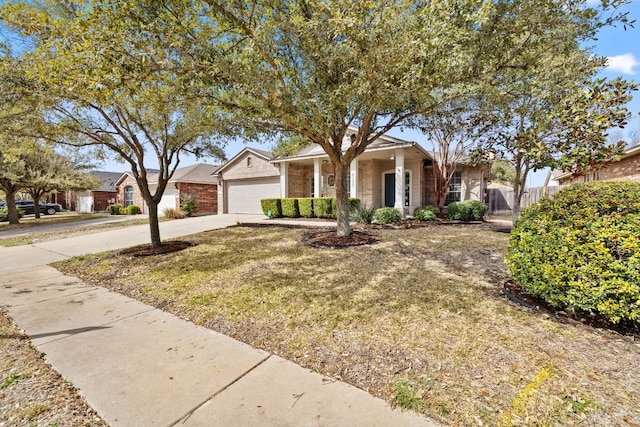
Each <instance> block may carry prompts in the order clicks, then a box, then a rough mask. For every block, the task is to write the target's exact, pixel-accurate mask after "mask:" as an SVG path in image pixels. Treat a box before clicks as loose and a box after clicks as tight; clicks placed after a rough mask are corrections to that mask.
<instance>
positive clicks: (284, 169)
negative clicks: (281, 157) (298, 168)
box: [280, 162, 289, 198]
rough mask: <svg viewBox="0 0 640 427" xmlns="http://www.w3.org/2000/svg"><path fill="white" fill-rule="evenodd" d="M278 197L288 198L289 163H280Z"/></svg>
mask: <svg viewBox="0 0 640 427" xmlns="http://www.w3.org/2000/svg"><path fill="white" fill-rule="evenodd" d="M280 197H282V198H286V197H289V163H288V162H283V163H280Z"/></svg>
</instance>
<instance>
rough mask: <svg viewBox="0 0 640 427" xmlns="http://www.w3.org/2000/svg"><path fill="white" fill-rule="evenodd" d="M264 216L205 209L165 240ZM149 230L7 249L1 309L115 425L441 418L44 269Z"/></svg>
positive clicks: (378, 422)
mask: <svg viewBox="0 0 640 427" xmlns="http://www.w3.org/2000/svg"><path fill="white" fill-rule="evenodd" d="M261 221H264V218H263V217H261V216H248V215H240V216H238V215H217V216H210V217H198V218H191V219H187V220H181V221H170V222H165V223H162V224H161V235H162V237H163V239H168V238H172V237H179V236H182V235H187V234H193V233H197V232H200V231H205V230H211V229H215V228H222V227H227V226H229V225H234V224H236V223H238V222H250V223H255V222H261ZM269 221H271V220H269ZM272 222H273V221H272ZM313 225H314V226H320V224H318V223H314V224H313ZM148 236H149V235H148V226H139V227H138V226H136V227H128V228H126V229H121V230H115V231H108V232H104V233H95V234H91V235H87V236H82V237H73V238H69V239H63V240H59V241H53V242H44V243H39V244H36V245H33V246H19V247H14V248H3V247H0V263H1V264H0V272H1V274H0V301H2V306H3V307H4V308H5V309H6V310H7V311H8V314H9V315H10V316H11V317H12V318H13V319H14V320H15V322H16V323H17V324H18V326H19V327H20V328H22V329H24V330H25V332H26V333H27V334H28V335H29V336H30V337H31V339H32V341H33V343H34V345H35V346H36V347H37V348H38V350H40V351H41V352H43V353H44V354H45V355H46V358H47V360H48V361H49V362H50V363H51V364H52V365H53V367H54V368H55V369H56V370H57V371H58V372H60V373H61V374H62V376H63V377H64V378H66V379H67V380H69V381H71V382H72V383H73V384H74V385H75V386H76V387H77V388H78V389H79V390H80V392H81V393H82V394H83V395H84V396H85V397H86V399H87V401H88V402H89V404H90V405H91V406H92V407H93V408H94V409H95V410H96V411H97V412H98V414H99V415H100V416H101V417H102V418H103V419H104V420H105V421H107V422H108V423H109V424H110V425H112V426H174V425H185V426H435V425H436V424H435V423H433V422H432V421H430V420H429V419H427V418H425V417H422V416H419V415H416V414H414V413H410V412H401V411H399V410H393V409H392V408H390V407H389V405H388V404H387V403H385V402H384V401H382V400H380V399H377V398H374V397H372V396H371V395H369V394H368V393H366V392H364V391H362V390H359V389H357V388H355V387H352V386H350V385H348V384H345V383H342V382H339V381H336V380H333V379H330V378H326V377H323V376H322V375H320V374H317V373H314V372H311V371H309V370H307V369H304V368H302V367H300V366H298V365H296V364H294V363H292V362H289V361H287V360H284V359H282V358H280V357H278V356H275V355H273V354H269V353H266V352H264V351H261V350H257V349H254V348H252V347H250V346H248V345H246V344H243V343H241V342H238V341H236V340H234V339H231V338H229V337H227V336H224V335H221V334H218V333H216V332H214V331H212V330H209V329H206V328H201V327H198V326H196V325H194V324H193V323H190V322H187V321H184V320H182V319H179V318H177V317H175V316H173V315H171V314H168V313H166V312H163V311H161V310H158V309H156V308H154V307H151V306H148V305H145V304H142V303H140V302H138V301H136V300H133V299H130V298H127V297H125V296H122V295H120V294H116V293H113V292H110V291H108V290H106V289H104V288H101V287H97V286H91V285H87V284H85V283H83V282H81V281H80V280H79V279H77V278H75V277H69V276H65V275H63V274H62V273H60V272H58V271H57V270H55V269H53V268H52V267H49V266H47V265H46V264H47V263H50V262H52V261H56V260H61V259H64V258H67V257H69V256H74V255H82V254H87V253H92V252H100V251H105V250H113V249H118V248H123V247H128V246H133V245H137V244H141V243H148V241H149V237H148Z"/></svg>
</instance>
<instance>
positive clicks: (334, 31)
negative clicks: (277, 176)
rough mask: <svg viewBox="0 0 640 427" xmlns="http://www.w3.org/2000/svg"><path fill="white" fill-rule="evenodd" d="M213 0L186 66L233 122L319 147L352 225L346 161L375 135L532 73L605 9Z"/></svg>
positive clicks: (595, 24) (520, 1)
mask: <svg viewBox="0 0 640 427" xmlns="http://www.w3.org/2000/svg"><path fill="white" fill-rule="evenodd" d="M206 3H207V4H208V5H209V6H210V8H211V9H210V15H209V16H210V19H209V20H208V21H207V22H209V23H210V25H209V26H208V27H207V26H205V28H207V29H206V30H201V31H199V32H198V36H197V37H203V36H202V35H203V34H204V38H206V36H207V35H208V36H210V40H209V41H208V42H207V43H194V44H193V48H192V49H191V50H190V51H189V52H190V54H189V55H188V57H189V58H193V61H194V62H193V63H192V65H190V66H189V68H190V69H193V70H197V75H198V77H199V78H201V79H202V81H203V82H205V85H204V86H205V87H209V88H210V92H209V93H208V95H206V96H209V98H210V99H215V102H216V103H218V104H222V105H225V106H226V107H227V108H228V109H229V111H232V112H235V115H234V121H236V122H237V123H244V124H245V126H248V127H251V128H253V129H258V130H264V131H265V132H268V131H272V132H281V133H285V134H295V135H299V136H302V137H304V138H306V139H309V140H311V141H313V143H315V144H318V145H320V146H321V147H322V148H323V150H324V151H325V153H326V154H327V155H328V157H329V159H330V162H331V165H332V166H333V169H334V174H335V177H336V196H337V206H338V209H337V217H338V224H337V232H338V235H348V234H349V233H350V231H351V230H350V227H349V211H348V201H347V191H346V187H347V186H346V183H347V177H348V173H349V167H350V163H351V162H352V161H353V160H354V159H355V158H356V157H357V156H358V155H360V154H362V153H363V152H364V150H365V149H366V147H367V146H368V145H370V144H371V143H372V142H374V141H375V140H376V139H377V138H379V137H380V136H381V135H382V134H384V133H385V132H387V131H388V130H390V129H391V128H393V127H394V126H397V125H400V124H402V123H403V122H405V121H406V120H407V119H408V118H410V117H412V116H415V115H418V114H428V113H430V112H431V111H433V110H434V108H436V107H437V106H439V105H440V104H442V103H444V102H447V101H449V100H452V99H456V98H458V97H459V96H460V94H461V93H466V92H467V91H468V89H467V88H468V87H469V86H476V87H477V88H478V90H484V89H483V87H484V86H487V87H494V86H501V81H502V80H504V79H506V78H509V77H510V76H511V75H512V74H513V75H516V73H515V72H516V71H520V72H521V75H519V76H518V78H520V79H522V78H526V77H527V76H528V74H529V72H530V69H531V67H532V66H533V65H534V64H536V63H537V62H539V61H540V60H543V59H544V60H546V59H547V58H552V59H553V58H557V57H561V56H564V55H566V53H567V49H568V48H569V47H571V49H573V50H576V49H578V50H579V47H578V43H579V41H580V38H582V39H584V38H588V37H592V36H593V35H594V34H595V31H596V30H597V29H598V28H599V27H600V26H602V25H605V24H606V23H607V21H608V18H603V17H602V16H601V15H599V14H598V13H597V12H596V11H595V10H594V9H593V8H589V7H586V6H585V3H586V1H584V0H583V1H577V2H568V1H564V0H551V1H548V2H545V3H544V4H541V3H539V2H530V1H525V0H516V1H512V0H498V1H484V2H477V1H472V0H462V1H461V0H455V1H454V0H445V1H439V2H415V1H409V0H407V1H405V0H400V1H396V2H372V1H365V0H346V1H337V0H324V1H319V0H304V1H303V0H298V1H296V0H294V1H287V2H282V1H278V0H266V1H264V0H261V1H258V0H248V1H244V2H228V1H224V0H207V1H206ZM606 3H607V5H608V6H610V7H614V8H615V7H617V6H618V5H620V4H622V3H625V0H613V1H607V2H606ZM558 40H559V41H558ZM511 70H512V71H513V73H511V74H510V73H509V71H511ZM207 78H210V79H211V83H210V84H209V85H206V82H207ZM570 78H573V77H570ZM221 82H222V84H221ZM204 93H206V91H204ZM350 126H357V127H358V131H357V132H354V133H353V134H350V133H351V132H350V131H349V127H350Z"/></svg>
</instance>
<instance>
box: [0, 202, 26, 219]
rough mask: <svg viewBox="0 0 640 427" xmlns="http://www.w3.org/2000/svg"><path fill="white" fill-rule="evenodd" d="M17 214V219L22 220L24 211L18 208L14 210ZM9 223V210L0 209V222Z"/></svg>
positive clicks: (6, 208) (5, 208)
mask: <svg viewBox="0 0 640 427" xmlns="http://www.w3.org/2000/svg"><path fill="white" fill-rule="evenodd" d="M16 211H17V212H18V218H22V217H23V216H24V211H23V210H22V209H20V208H16ZM4 221H9V208H8V207H6V206H5V207H4V208H0V222H4Z"/></svg>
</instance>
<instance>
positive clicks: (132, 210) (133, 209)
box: [123, 205, 140, 215]
mask: <svg viewBox="0 0 640 427" xmlns="http://www.w3.org/2000/svg"><path fill="white" fill-rule="evenodd" d="M123 211H124V212H123V213H124V214H125V215H139V214H140V207H139V206H137V205H129V206H127V207H126V208H124V209H123Z"/></svg>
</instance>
